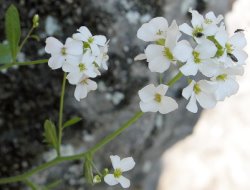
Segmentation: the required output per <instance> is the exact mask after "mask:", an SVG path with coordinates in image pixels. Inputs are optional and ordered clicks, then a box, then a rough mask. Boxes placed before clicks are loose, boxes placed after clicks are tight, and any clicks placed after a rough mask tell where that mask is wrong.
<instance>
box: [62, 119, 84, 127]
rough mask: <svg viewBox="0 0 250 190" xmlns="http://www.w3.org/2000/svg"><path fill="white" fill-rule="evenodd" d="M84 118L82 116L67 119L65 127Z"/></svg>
mask: <svg viewBox="0 0 250 190" xmlns="http://www.w3.org/2000/svg"><path fill="white" fill-rule="evenodd" d="M81 120H82V119H81V118H80V117H73V118H72V119H70V120H68V121H66V122H65V123H64V124H63V128H66V127H69V126H71V125H74V124H76V123H78V122H79V121H81Z"/></svg>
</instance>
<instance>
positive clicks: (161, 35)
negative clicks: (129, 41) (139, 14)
mask: <svg viewBox="0 0 250 190" xmlns="http://www.w3.org/2000/svg"><path fill="white" fill-rule="evenodd" d="M167 29H168V21H167V20H166V19H165V18H163V17H156V18H153V19H152V20H150V21H149V22H148V23H145V24H143V25H142V26H141V27H140V28H139V30H138V31H137V37H138V38H139V39H141V40H143V41H145V42H151V41H157V40H159V39H165V37H166V34H167Z"/></svg>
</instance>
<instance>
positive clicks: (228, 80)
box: [211, 66, 244, 101]
mask: <svg viewBox="0 0 250 190" xmlns="http://www.w3.org/2000/svg"><path fill="white" fill-rule="evenodd" d="M243 73H244V69H243V67H241V66H238V67H233V68H226V69H225V68H222V69H220V70H219V72H218V73H217V75H216V76H215V77H212V78H211V81H213V82H214V83H215V85H216V89H215V91H214V95H215V98H216V100H218V101H223V100H224V99H225V98H226V97H230V96H231V95H233V94H235V93H237V92H238V90H239V84H238V83H237V81H236V75H243Z"/></svg>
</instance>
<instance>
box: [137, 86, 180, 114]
mask: <svg viewBox="0 0 250 190" xmlns="http://www.w3.org/2000/svg"><path fill="white" fill-rule="evenodd" d="M167 90H168V86H167V85H164V84H160V85H159V86H157V87H155V86H154V85H153V84H149V85H147V86H145V87H144V88H143V89H141V90H139V92H138V93H139V97H140V99H141V101H140V108H141V110H142V111H143V112H157V111H159V112H160V113H161V114H167V113H169V112H172V111H174V110H175V109H177V108H178V104H177V103H176V101H175V100H174V99H173V98H170V97H167V96H165V94H166V92H167Z"/></svg>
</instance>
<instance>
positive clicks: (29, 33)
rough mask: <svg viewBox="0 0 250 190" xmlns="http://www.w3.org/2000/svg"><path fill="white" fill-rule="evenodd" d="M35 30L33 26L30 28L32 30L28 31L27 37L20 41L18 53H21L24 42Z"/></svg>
mask: <svg viewBox="0 0 250 190" xmlns="http://www.w3.org/2000/svg"><path fill="white" fill-rule="evenodd" d="M34 29H35V27H34V26H32V28H31V29H30V30H29V32H28V34H27V36H26V37H25V38H24V40H23V41H22V43H21V45H20V46H19V52H20V51H21V49H22V48H23V46H24V44H25V43H26V41H27V40H28V39H29V37H30V35H31V34H32V32H33V30H34Z"/></svg>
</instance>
